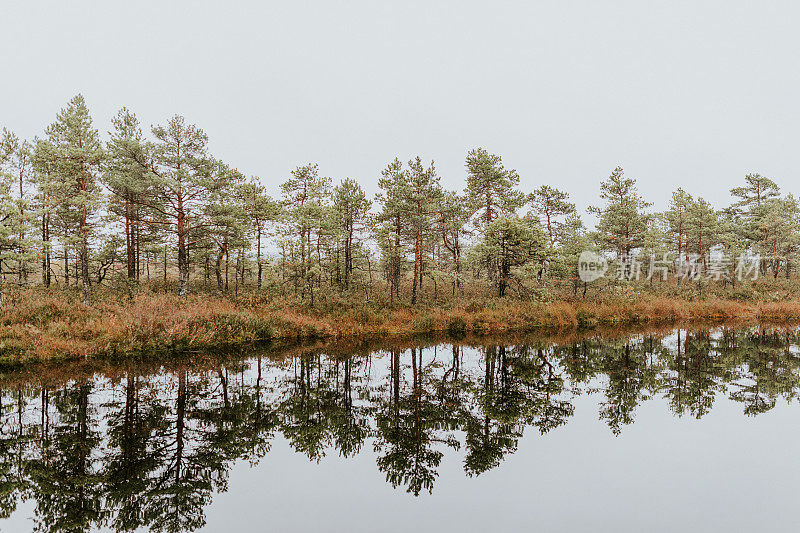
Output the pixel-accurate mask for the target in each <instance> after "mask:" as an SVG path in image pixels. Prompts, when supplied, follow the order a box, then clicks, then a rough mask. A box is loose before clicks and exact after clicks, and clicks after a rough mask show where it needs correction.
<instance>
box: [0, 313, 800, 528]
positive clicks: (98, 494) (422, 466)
mask: <svg viewBox="0 0 800 533" xmlns="http://www.w3.org/2000/svg"><path fill="white" fill-rule="evenodd" d="M97 364H101V363H97ZM102 365H103V366H102V367H98V366H92V364H91V363H81V364H73V365H61V366H50V367H37V368H29V369H21V370H7V371H6V372H5V373H4V374H3V375H2V377H0V386H1V387H2V395H0V400H2V406H1V408H0V412H1V413H2V420H0V516H1V517H2V518H0V530H2V531H95V530H100V531H137V530H141V531H149V530H153V531H175V532H177V531H237V532H239V531H370V532H372V531H405V530H409V529H414V530H417V531H429V530H431V531H497V530H503V529H505V530H512V531H516V530H522V529H525V530H543V531H585V530H592V531H615V532H618V531H675V530H678V529H680V530H684V531H719V530H725V531H741V530H744V529H753V530H758V531H794V530H797V528H798V527H799V526H800V514H799V513H797V511H796V492H797V488H798V482H799V481H800V405H797V393H798V391H800V336H799V335H798V334H797V333H796V332H794V331H789V332H787V331H786V330H778V329H767V330H763V329H734V328H725V327H715V328H711V329H699V330H676V331H668V332H659V333H646V334H643V333H637V334H634V335H631V334H628V335H619V334H617V335H612V336H610V337H603V336H599V335H597V336H591V337H584V338H580V337H574V338H558V339H555V338H551V339H547V338H544V339H543V338H526V337H513V338H511V337H509V338H505V339H482V340H474V339H473V340H464V341H444V342H442V341H416V342H415V343H414V344H409V343H406V344H402V343H399V344H396V345H383V346H358V347H349V348H348V347H336V348H334V347H325V346H320V347H307V348H293V349H290V350H285V351H280V350H275V349H272V350H263V351H260V352H258V351H256V352H251V353H246V354H228V355H227V356H225V357H218V356H214V357H212V356H193V357H190V358H188V359H185V360H181V361H173V362H170V363H169V366H158V365H157V364H155V363H152V362H140V363H130V362H128V363H121V364H119V365H115V364H110V363H102Z"/></svg>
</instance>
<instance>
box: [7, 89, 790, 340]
mask: <svg viewBox="0 0 800 533" xmlns="http://www.w3.org/2000/svg"><path fill="white" fill-rule="evenodd" d="M207 144H208V137H207V135H206V134H205V133H204V132H203V130H202V129H200V128H199V127H197V126H195V125H192V124H190V123H189V122H187V121H186V120H185V119H184V118H183V117H180V116H175V117H172V118H170V119H168V120H167V121H166V122H165V123H164V124H162V125H157V126H154V127H152V128H150V129H149V131H148V132H145V128H143V126H142V125H141V124H140V123H139V121H138V120H137V118H136V116H135V115H134V114H133V113H132V112H131V111H129V110H128V109H125V108H123V109H121V110H120V111H119V113H118V114H117V115H116V116H115V117H114V118H113V120H112V128H111V131H109V132H107V134H105V135H101V134H100V132H99V131H98V130H97V128H96V127H94V126H93V123H92V119H91V116H90V113H89V110H88V108H87V105H86V103H85V101H84V99H83V97H82V96H80V95H78V96H76V97H74V98H73V99H72V100H70V101H69V102H68V103H67V105H66V106H65V107H64V108H63V109H62V110H61V112H59V113H58V115H57V116H56V117H55V120H54V122H53V123H52V124H51V125H49V126H47V127H46V128H45V129H44V131H43V133H42V135H41V136H39V137H36V138H34V139H30V140H20V139H19V138H18V137H16V136H15V135H14V134H13V133H11V132H10V131H7V130H3V134H2V139H1V144H0V170H1V171H2V172H1V173H0V273H1V276H2V283H0V306H2V313H3V316H4V318H3V320H2V322H3V324H5V325H4V326H3V327H4V328H5V330H3V331H5V333H2V332H0V337H2V338H5V339H6V341H3V342H4V346H9V345H14V346H16V347H17V348H15V349H19V345H22V344H25V343H26V342H28V341H21V340H20V338H21V337H24V336H25V335H24V334H23V333H22V332H23V331H30V332H31V333H30V335H29V336H31V337H35V336H37V335H38V336H39V337H38V338H45V337H46V335H44V332H45V330H48V328H50V329H53V328H55V329H56V330H57V331H58V332H59V333H58V335H60V336H57V337H58V338H59V339H62V340H63V342H61V343H58V342H56V343H51V345H53V346H58V347H59V349H62V348H63V349H66V347H67V345H69V344H70V343H75V342H77V341H76V339H78V338H80V337H81V336H84V337H86V338H87V339H91V338H93V337H92V335H95V337H96V335H97V333H98V332H97V331H94V330H92V328H91V327H89V326H88V325H87V324H89V323H90V322H91V321H92V320H96V321H97V324H98V325H97V329H98V330H100V329H103V328H106V327H109V324H110V323H111V324H113V323H114V320H117V319H119V320H123V318H120V317H118V316H117V315H118V313H122V314H126V313H127V314H130V313H129V312H130V311H131V309H133V308H136V307H137V306H138V308H140V310H141V309H144V308H148V306H149V308H150V311H148V312H150V313H154V312H155V311H154V310H161V311H162V312H163V314H164V316H165V317H167V318H170V319H175V316H183V317H184V318H185V319H186V321H189V322H190V321H191V318H190V317H189V316H188V315H185V316H184V315H181V313H184V312H186V313H188V311H186V310H187V309H191V310H192V312H195V313H199V315H198V316H201V315H202V316H205V317H206V318H208V316H209V313H212V314H213V313H220V312H222V313H223V314H224V313H228V312H231V313H233V312H234V311H235V313H239V314H241V313H245V312H246V313H251V314H252V313H254V315H253V316H256V317H261V318H260V319H263V317H264V316H265V315H269V316H270V317H272V318H271V319H270V320H273V322H270V325H263V324H262V326H263V328H262V329H261V330H259V331H261V332H262V333H263V334H266V333H264V332H265V331H267V330H269V331H271V334H273V335H274V334H275V330H276V322H275V321H280V319H285V317H286V316H289V315H291V314H292V313H295V314H296V315H297V316H299V314H303V316H304V317H305V318H304V319H303V320H306V321H311V320H319V317H320V316H322V315H325V316H327V317H328V318H329V320H328V321H327V322H325V323H324V324H323V325H322V326H320V328H321V329H322V330H331V329H333V330H336V329H337V328H342V327H343V326H342V325H341V324H342V323H343V322H342V321H344V322H346V323H347V324H350V325H349V326H347V328H345V329H348V330H349V329H355V330H360V329H362V328H363V327H364V324H371V323H375V324H381V326H380V328H372V329H373V330H374V331H378V330H381V331H388V330H393V329H395V330H396V329H414V328H417V329H423V330H424V329H436V328H438V329H441V328H448V327H450V328H455V329H472V328H473V326H474V327H475V329H480V327H481V326H480V324H479V322H480V321H483V322H486V321H487V320H488V321H489V322H491V317H488V316H483V317H482V318H480V319H476V318H475V316H476V314H478V313H495V314H503V313H504V312H506V313H507V312H509V311H508V310H509V309H516V310H518V311H520V312H523V311H524V310H527V311H525V312H527V313H529V314H530V313H532V314H534V315H535V314H537V313H538V314H539V317H540V318H539V319H534V318H532V316H531V317H529V318H530V320H528V322H537V320H538V321H539V322H547V321H548V320H547V319H546V318H542V312H543V311H542V310H543V309H545V310H548V311H547V312H549V313H553V312H554V311H553V309H556V308H557V306H556V307H553V306H552V305H541V303H542V302H545V303H547V302H552V301H560V302H561V301H570V302H578V303H573V304H570V307H569V310H568V311H565V312H566V313H567V314H568V315H569V317H568V319H566V320H565V322H567V323H570V324H572V323H576V322H577V323H581V322H582V321H587V320H588V321H589V322H592V321H593V320H599V319H598V318H597V317H596V316H594V315H596V313H597V309H598V307H597V305H596V302H598V301H599V302H602V303H604V304H605V305H611V306H614V305H616V306H617V308H618V310H619V312H620V313H623V314H626V313H629V311H630V304H631V303H632V302H635V303H637V305H640V306H641V305H643V304H642V302H651V303H652V305H650V306H649V307H648V309H649V311H645V310H644V309H640V311H641V312H642V316H644V315H647V314H648V313H649V314H651V315H653V316H657V315H658V314H659V313H661V311H660V309H662V308H663V307H664V306H667V307H669V306H670V305H672V307H674V309H673V310H674V312H675V313H684V314H686V313H688V314H692V313H693V312H694V311H692V310H691V309H689V308H686V307H681V306H676V305H674V304H669V303H666V302H669V301H670V300H674V299H676V298H677V299H680V300H681V301H686V300H694V301H698V302H702V303H701V304H697V305H699V306H701V307H702V308H703V309H707V308H709V306H710V307H711V308H713V309H716V310H717V312H716V313H717V314H719V313H721V311H720V309H721V308H722V307H723V303H725V302H729V301H737V302H747V305H750V307H747V306H746V305H745V306H743V305H740V304H730V306H733V307H729V308H728V310H727V311H725V313H727V314H742V313H744V314H751V315H758V314H759V313H762V312H764V311H763V305H765V304H763V302H784V303H783V304H782V305H783V307H781V309H783V310H784V313H783V314H784V315H786V316H794V315H796V314H800V313H796V312H795V311H794V306H793V305H790V303H787V302H788V301H791V300H792V299H793V295H794V294H795V289H796V282H795V277H796V276H795V274H796V268H797V266H796V264H797V261H796V257H797V255H798V251H800V227H799V226H798V221H799V217H798V214H799V211H798V202H797V200H796V199H795V198H794V197H793V196H792V195H791V194H783V193H782V192H781V191H780V189H779V187H778V186H777V185H776V184H775V183H774V182H773V181H772V180H770V179H768V178H766V177H763V176H761V175H759V174H748V175H746V176H745V177H744V179H743V180H742V182H741V183H739V184H736V185H737V186H735V187H734V188H732V189H731V191H730V192H731V195H732V201H731V203H730V205H729V206H728V207H726V208H724V209H715V208H714V207H712V205H711V204H710V203H709V202H707V201H706V200H704V199H703V198H696V197H694V196H692V195H691V194H690V193H689V192H687V191H684V190H683V189H678V190H677V191H675V192H674V193H673V195H672V199H671V202H670V205H669V207H668V209H667V210H666V211H664V212H654V211H653V210H652V209H651V207H652V206H651V204H650V203H648V202H647V201H646V200H645V199H644V198H642V197H641V195H640V194H639V192H638V191H637V186H636V181H635V180H634V179H633V178H630V177H628V176H625V174H624V172H623V169H621V168H615V169H613V170H612V171H611V173H610V175H609V176H608V177H607V178H606V179H604V180H603V181H602V182H601V183H600V197H599V200H600V201H599V203H598V205H596V206H591V207H589V209H588V211H589V212H590V213H592V214H593V215H594V216H595V217H596V220H597V221H598V222H597V224H596V227H595V228H594V229H590V228H587V227H586V226H585V225H584V222H583V221H582V218H581V212H580V210H579V209H577V208H576V206H575V205H574V204H573V203H572V202H570V199H569V195H568V194H567V192H565V191H562V190H559V189H557V188H555V187H553V186H551V185H541V186H539V187H536V188H533V189H530V190H528V189H525V188H523V187H521V186H520V177H519V175H518V174H517V172H516V171H515V170H512V169H509V168H506V167H505V166H504V165H503V162H502V160H501V157H500V156H498V155H494V154H491V153H488V152H487V151H486V150H484V149H482V148H477V149H474V150H471V151H470V152H469V153H468V154H467V156H466V169H465V174H466V184H465V187H464V188H463V190H446V189H445V188H444V187H443V186H442V185H441V183H440V177H439V174H438V173H437V170H436V167H435V165H434V163H433V162H430V163H428V162H424V161H422V160H421V158H419V157H415V158H412V159H411V160H410V161H408V162H403V161H401V160H400V159H394V160H392V161H390V162H389V163H388V164H387V165H386V167H385V169H383V171H382V172H381V175H380V179H379V188H380V191H379V193H378V194H377V195H376V196H375V197H374V198H369V197H368V195H367V194H366V193H365V191H364V190H363V189H362V187H361V186H360V185H359V183H358V181H357V180H356V179H353V178H349V177H346V178H344V179H341V180H332V179H330V178H328V177H325V176H324V174H323V173H321V172H320V169H319V168H318V166H317V165H315V164H308V165H304V166H301V167H298V168H296V169H294V170H292V171H291V172H287V176H286V177H285V179H284V180H283V183H282V184H281V186H280V197H278V198H271V197H270V196H269V195H268V194H267V193H266V191H265V188H264V187H263V185H262V183H261V179H260V178H259V177H256V176H253V177H246V176H243V175H242V174H241V173H240V172H239V171H237V170H236V169H235V168H234V167H233V166H231V165H229V164H227V163H225V162H223V161H220V160H219V159H217V158H215V157H214V156H213V155H211V154H210V153H209V151H208V148H207ZM269 179H274V177H270V178H269ZM585 250H591V251H593V252H595V253H597V254H600V256H602V257H605V258H607V259H608V260H609V264H610V268H609V271H608V272H609V273H608V275H607V276H605V277H604V278H602V279H601V280H598V281H595V282H593V283H591V284H587V283H585V282H583V281H581V279H580V277H579V271H578V257H579V255H580V253H581V252H582V251H585ZM721 257H727V258H742V257H744V258H747V262H748V266H747V269H748V270H747V276H745V277H744V278H742V276H741V275H739V276H737V275H736V273H737V272H736V268H738V266H735V265H733V264H732V263H730V262H729V263H724V264H723V263H722V262H721V260H720V258H721ZM655 258H658V259H659V261H658V262H655V261H654V260H655ZM654 265H659V266H658V267H657V268H658V270H657V271H656V270H654V269H655V268H656V267H655V266H654ZM723 267H724V268H723ZM56 289H58V290H56ZM499 298H502V299H503V300H504V301H505V303H502V304H498V303H497V301H498V299H499ZM148 299H149V300H152V301H148ZM587 301H591V302H594V303H592V304H590V305H587V304H583V303H580V302H587ZM709 302H711V303H709ZM697 305H696V306H695V309H698V308H700V307H698V306H697ZM126 306H127V307H129V308H130V309H128V310H127V311H121V309H123V308H125V307H126ZM581 306H583V307H581ZM672 307H671V308H672ZM200 308H203V309H205V311H202V312H201V311H200ZM775 308H776V307H775V306H774V305H773V307H772V308H771V309H773V310H774V309H775ZM176 309H182V310H183V311H181V312H180V313H179V312H177V311H176V312H173V310H176ZM789 309H791V312H790V311H788V310H789ZM220 310H222V311H220ZM437 310H438V311H437ZM532 310H533V311H532ZM403 312H405V313H406V315H405V318H403V317H401V316H400V314H402V313H403ZM436 312H439V314H438V315H437V314H436ZM204 313H205V314H204ZM582 313H583V314H582ZM725 313H722V314H725ZM584 314H589V315H592V316H594V318H591V317H590V318H588V319H586V318H585V317H584ZM712 314H714V313H712ZM66 315H69V321H71V322H69V321H67V319H65V318H64V316H66ZM154 316H155V315H152V314H151V316H149V317H140V318H141V320H142V321H144V322H146V321H147V320H148V319H152V320H156V318H154ZM226 316H227V315H226ZM237 316H238V315H237ZM59 317H60V318H59ZM80 317H82V318H80ZM114 317H117V318H114ZM442 317H444V318H442ZM582 317H584V318H582ZM111 318H114V320H112V319H111ZM495 318H496V317H495ZM56 319H58V320H59V322H58V324H57V326H58V327H56V326H55V325H54V324H55V323H53V320H56ZM124 320H133V319H124ZM175 320H177V319H175ZM247 320H256V319H255V318H253V317H249V318H248V319H247ZM394 320H401V322H400V323H396V324H393V323H392V321H394ZM459 321H463V322H464V326H463V328H462V327H461V326H460V324H461V322H459ZM495 322H497V321H496V320H495ZM77 323H80V324H81V326H80V327H78V326H76V325H75V324H77ZM451 323H452V324H455V326H454V325H452V324H451ZM65 324H67V325H65ZM69 324H72V325H71V326H70V325H69ZM426 324H427V328H426ZM476 324H478V325H476ZM117 325H119V324H117ZM506 325H508V326H510V325H513V320H512V319H511V318H509V323H508V324H506ZM128 326H129V327H130V328H132V329H131V331H132V330H133V329H136V328H140V329H139V330H141V328H142V327H143V326H142V324H138V325H137V324H128ZM120 327H122V326H120ZM164 327H165V328H166V330H164V331H170V328H171V327H172V326H167V325H164ZM183 327H184V329H183V331H184V333H185V334H186V335H187V336H189V337H191V334H190V333H189V332H190V331H194V330H192V328H191V327H189V326H188V325H186V324H184V326H183ZM259 327H261V326H259ZM292 327H294V326H292ZM15 328H16V329H15ZM25 328H27V329H25ZM11 329H14V331H10V330H11ZM277 329H280V327H277ZM287 329H291V328H288V327H287ZM294 329H295V330H297V331H306V330H305V329H304V328H303V327H300V328H294ZM312 329H313V328H312ZM145 330H146V328H145ZM172 330H175V327H172ZM126 331H127V330H126V329H125V328H122V330H120V332H118V334H119V335H123V334H126V333H125V332H126ZM153 331H156V330H155V329H154V330H153ZM159 331H162V330H159ZM209 331H210V330H209ZM128 333H130V332H129V331H128ZM162 333H163V331H162ZM157 337H158V336H157ZM51 340H52V339H51ZM41 342H44V343H47V342H49V341H46V340H44V341H41ZM87 342H89V341H88V340H87ZM62 344H63V346H62ZM106 348H108V346H106ZM77 351H78V352H80V353H84V352H86V351H87V349H86V348H85V347H82V348H80V349H78V350H77Z"/></svg>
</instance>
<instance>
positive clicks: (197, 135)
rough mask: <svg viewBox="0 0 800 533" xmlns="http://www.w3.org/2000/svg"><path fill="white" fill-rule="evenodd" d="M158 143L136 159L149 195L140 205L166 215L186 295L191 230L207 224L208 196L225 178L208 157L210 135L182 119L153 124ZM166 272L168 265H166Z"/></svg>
mask: <svg viewBox="0 0 800 533" xmlns="http://www.w3.org/2000/svg"><path fill="white" fill-rule="evenodd" d="M153 135H154V136H155V138H156V140H155V143H154V144H153V146H152V152H151V157H150V159H149V160H147V159H145V158H146V152H143V153H140V154H139V155H138V156H137V160H138V161H139V163H141V164H143V165H145V166H146V167H147V169H148V173H147V174H146V178H147V189H148V190H150V194H148V195H147V196H146V197H143V198H138V199H137V202H138V203H140V204H141V205H144V206H146V207H147V208H149V209H152V210H153V211H154V212H156V213H158V214H159V215H161V216H162V217H163V226H164V228H165V229H168V230H170V231H171V232H172V234H173V235H174V236H175V237H176V241H177V256H178V279H179V294H180V295H181V296H186V294H187V293H188V286H189V245H190V238H189V237H190V235H191V234H192V232H193V231H198V230H202V229H203V228H205V227H207V226H208V225H209V222H208V221H207V220H204V219H203V216H204V214H205V212H206V206H207V202H208V200H209V198H210V196H211V195H212V194H213V193H214V192H215V191H216V190H218V189H219V188H220V187H222V186H223V185H224V181H223V180H224V176H220V175H219V174H217V173H215V172H214V168H215V162H214V161H213V159H212V158H211V157H210V156H209V155H208V152H207V145H208V136H207V135H206V134H205V132H203V130H201V129H200V128H198V127H197V126H195V125H193V124H186V120H185V119H184V118H183V117H181V116H177V115H176V116H174V117H172V118H171V119H170V120H169V121H168V122H167V124H166V125H164V126H155V127H154V128H153ZM165 269H166V265H165Z"/></svg>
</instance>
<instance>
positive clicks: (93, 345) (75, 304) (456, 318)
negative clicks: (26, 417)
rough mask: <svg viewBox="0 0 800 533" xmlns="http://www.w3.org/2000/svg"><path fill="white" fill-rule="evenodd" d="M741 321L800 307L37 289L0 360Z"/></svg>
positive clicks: (1, 329)
mask: <svg viewBox="0 0 800 533" xmlns="http://www.w3.org/2000/svg"><path fill="white" fill-rule="evenodd" d="M733 319H739V320H744V321H748V322H750V323H757V322H776V321H794V320H800V300H798V301H794V300H786V301H777V302H766V301H749V302H739V301H734V300H722V299H715V298H709V299H695V300H691V301H689V300H684V299H680V298H665V297H649V296H642V297H640V298H638V299H636V300H635V301H627V300H624V301H623V300H615V299H613V298H608V299H602V300H601V299H595V300H592V301H589V300H573V301H555V302H553V301H550V302H537V301H522V300H514V299H502V300H501V299H492V298H476V299H471V300H469V301H460V302H457V301H454V302H451V303H447V304H443V305H442V304H440V305H437V306H426V305H419V306H416V307H413V308H412V307H408V306H402V307H395V308H390V307H388V306H385V305H382V304H369V303H364V302H360V303H352V302H351V303H347V302H339V304H337V305H327V306H325V307H319V306H318V307H308V306H302V305H298V304H297V303H293V302H291V301H287V300H280V299H269V298H266V297H254V296H252V295H251V296H246V297H239V298H233V297H231V298H223V297H219V296H189V297H187V298H184V299H182V298H179V297H178V296H174V295H170V294H160V293H153V292H142V293H141V294H139V295H137V296H134V297H133V298H131V299H128V298H121V297H115V298H111V297H104V298H102V299H100V298H98V303H96V304H95V305H93V306H90V307H85V306H83V305H82V304H81V303H80V300H79V297H78V295H77V294H76V293H73V292H64V291H58V290H56V291H52V290H51V291H44V290H41V289H31V290H27V291H21V292H18V293H15V294H13V295H12V296H11V297H10V298H6V300H5V301H4V302H3V307H2V308H1V309H0V357H2V359H3V360H5V361H17V362H19V361H31V360H52V359H76V358H85V357H93V358H97V357H121V356H130V355H152V354H159V355H165V354H175V353H179V352H185V351H187V350H200V349H206V348H211V347H218V346H232V345H240V344H246V343H252V342H259V341H267V340H308V339H334V338H338V339H346V338H359V337H364V338H367V337H384V338H385V337H391V336H393V337H402V336H409V335H413V334H419V333H434V332H442V333H448V334H452V335H465V334H475V335H487V334H493V333H498V332H505V331H538V332H552V333H556V332H560V333H561V334H563V333H564V332H571V331H577V330H586V329H592V328H599V327H609V326H628V325H644V324H647V325H665V324H671V323H678V322H688V321H699V320H733Z"/></svg>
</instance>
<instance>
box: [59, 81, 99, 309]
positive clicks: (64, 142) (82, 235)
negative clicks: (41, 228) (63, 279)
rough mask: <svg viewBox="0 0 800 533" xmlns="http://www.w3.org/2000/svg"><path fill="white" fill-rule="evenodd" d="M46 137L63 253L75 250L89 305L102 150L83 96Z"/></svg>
mask: <svg viewBox="0 0 800 533" xmlns="http://www.w3.org/2000/svg"><path fill="white" fill-rule="evenodd" d="M47 134H48V137H49V140H50V142H51V144H52V145H53V147H54V153H53V154H52V155H53V156H54V158H55V161H54V162H55V179H56V180H57V186H56V191H57V194H58V197H57V200H56V201H57V203H58V207H59V211H60V213H61V217H62V220H63V222H64V227H65V239H66V240H65V242H64V246H65V250H66V247H68V246H69V245H70V244H73V243H74V244H75V245H76V246H77V248H78V267H79V276H80V280H81V290H82V294H83V303H84V305H89V288H90V283H91V282H90V279H89V246H90V239H91V235H92V230H93V225H94V216H95V214H96V209H97V207H98V205H99V204H100V198H101V191H100V187H99V184H98V175H99V172H100V168H101V164H102V162H103V158H104V151H103V147H102V145H101V144H100V136H99V134H98V132H97V130H96V129H95V128H94V127H93V126H92V119H91V117H90V115H89V109H88V108H87V107H86V102H85V100H84V99H83V96H81V95H78V96H76V97H74V98H73V99H72V100H70V101H69V103H68V104H67V107H65V108H64V109H62V110H61V111H60V112H59V114H58V116H57V117H56V121H55V122H54V123H53V124H52V125H51V126H50V127H49V128H48V130H47Z"/></svg>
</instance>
